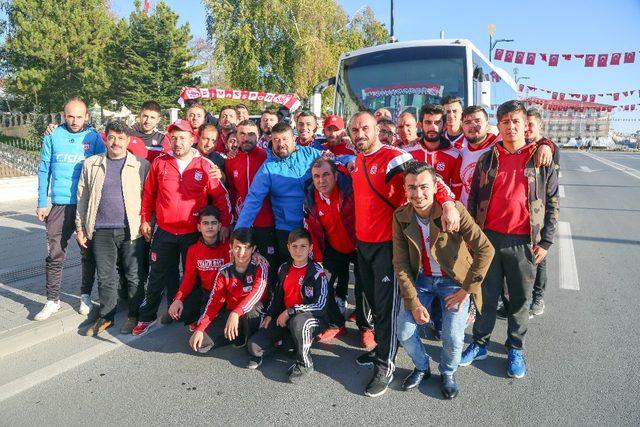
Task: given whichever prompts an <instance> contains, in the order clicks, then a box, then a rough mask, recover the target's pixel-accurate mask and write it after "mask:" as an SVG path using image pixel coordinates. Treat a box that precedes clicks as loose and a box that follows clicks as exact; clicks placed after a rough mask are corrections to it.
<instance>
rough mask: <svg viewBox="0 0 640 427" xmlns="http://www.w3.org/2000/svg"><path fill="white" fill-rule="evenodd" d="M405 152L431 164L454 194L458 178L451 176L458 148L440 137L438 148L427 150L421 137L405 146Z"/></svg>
mask: <svg viewBox="0 0 640 427" xmlns="http://www.w3.org/2000/svg"><path fill="white" fill-rule="evenodd" d="M406 150H407V152H408V153H409V154H411V155H412V156H413V158H414V159H416V160H417V161H419V162H425V163H428V164H430V165H431V166H433V168H434V169H435V171H436V173H437V174H438V175H439V176H440V178H442V180H443V181H444V183H445V184H447V185H448V186H449V187H450V188H451V190H453V192H454V193H455V194H458V193H456V191H457V188H456V187H458V186H459V185H460V184H459V182H458V181H459V180H455V179H454V178H453V176H454V174H455V173H456V163H457V161H458V157H460V153H459V152H458V150H456V149H454V148H453V147H451V144H450V143H449V140H447V139H445V138H441V139H440V148H438V149H437V150H433V151H429V150H428V149H427V147H426V146H425V145H424V142H423V140H422V139H420V140H419V141H418V142H417V143H416V144H414V145H412V146H411V147H407V148H406Z"/></svg>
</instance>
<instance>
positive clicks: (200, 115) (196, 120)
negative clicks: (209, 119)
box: [187, 104, 207, 142]
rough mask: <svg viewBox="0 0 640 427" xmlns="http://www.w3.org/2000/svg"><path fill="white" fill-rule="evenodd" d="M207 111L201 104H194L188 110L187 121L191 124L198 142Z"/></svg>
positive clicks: (192, 131)
mask: <svg viewBox="0 0 640 427" xmlns="http://www.w3.org/2000/svg"><path fill="white" fill-rule="evenodd" d="M206 116H207V111H206V110H205V109H204V107H203V106H202V105H200V104H193V105H192V106H191V107H189V110H187V121H188V122H189V124H190V125H191V133H192V134H193V138H194V140H195V142H198V130H200V126H202V125H203V124H204V123H205V122H206Z"/></svg>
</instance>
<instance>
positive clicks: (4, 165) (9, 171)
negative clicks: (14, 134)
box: [0, 137, 42, 178]
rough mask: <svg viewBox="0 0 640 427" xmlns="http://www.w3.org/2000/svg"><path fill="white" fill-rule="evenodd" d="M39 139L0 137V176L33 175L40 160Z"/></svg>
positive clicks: (40, 145) (40, 146)
mask: <svg viewBox="0 0 640 427" xmlns="http://www.w3.org/2000/svg"><path fill="white" fill-rule="evenodd" d="M41 148H42V144H41V142H40V141H29V140H26V139H18V138H15V139H14V138H7V137H3V138H2V139H0V178H11V177H18V176H28V175H35V174H36V173H37V172H38V163H39V162H40V150H41Z"/></svg>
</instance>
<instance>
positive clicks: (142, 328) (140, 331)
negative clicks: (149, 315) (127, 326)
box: [131, 320, 156, 335]
mask: <svg viewBox="0 0 640 427" xmlns="http://www.w3.org/2000/svg"><path fill="white" fill-rule="evenodd" d="M155 324H156V320H154V321H153V322H138V324H137V325H136V327H135V328H133V331H131V333H132V334H133V335H144V334H146V333H147V332H149V329H151V327H152V326H153V325H155Z"/></svg>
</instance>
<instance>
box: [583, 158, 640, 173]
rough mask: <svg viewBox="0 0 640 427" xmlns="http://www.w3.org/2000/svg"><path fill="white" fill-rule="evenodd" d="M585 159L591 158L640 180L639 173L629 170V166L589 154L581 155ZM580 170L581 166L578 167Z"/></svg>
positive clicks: (635, 170) (632, 169)
mask: <svg viewBox="0 0 640 427" xmlns="http://www.w3.org/2000/svg"><path fill="white" fill-rule="evenodd" d="M583 154H584V155H585V156H587V157H591V158H592V159H593V160H597V161H599V162H600V163H603V164H605V165H607V166H611V167H612V168H614V169H618V170H619V171H620V172H624V173H626V174H627V175H629V176H632V177H634V178H636V179H640V171H639V170H637V169H634V168H630V167H629V166H625V165H621V164H620V163H616V162H612V161H611V160H607V159H604V158H602V157H599V156H596V155H595V154H591V153H583ZM580 168H581V169H582V166H581V167H580Z"/></svg>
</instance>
